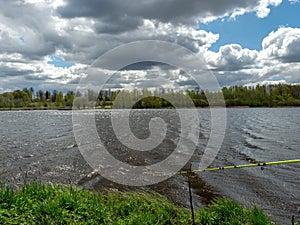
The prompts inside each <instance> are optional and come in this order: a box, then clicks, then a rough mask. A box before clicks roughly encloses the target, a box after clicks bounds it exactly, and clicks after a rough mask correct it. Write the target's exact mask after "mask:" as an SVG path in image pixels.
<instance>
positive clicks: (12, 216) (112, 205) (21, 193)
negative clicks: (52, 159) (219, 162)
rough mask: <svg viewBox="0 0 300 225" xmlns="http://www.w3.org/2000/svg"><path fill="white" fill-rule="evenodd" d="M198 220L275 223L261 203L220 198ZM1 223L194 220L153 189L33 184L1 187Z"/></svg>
mask: <svg viewBox="0 0 300 225" xmlns="http://www.w3.org/2000/svg"><path fill="white" fill-rule="evenodd" d="M195 220H196V224H207V225H223V224H224V225H225V224H237V225H238V224H241V225H242V224H249V225H251V224H253V225H264V224H266V225H268V224H271V222H270V221H269V219H268V217H267V216H266V215H265V214H263V212H262V210H260V209H258V208H257V207H255V206H254V207H253V208H252V209H245V208H243V207H242V206H241V205H239V204H237V203H235V202H234V201H232V200H226V199H217V200H216V201H215V202H214V203H213V204H212V205H211V206H209V207H206V208H201V209H198V210H197V211H196V212H195ZM0 224H149V225H150V224H192V221H191V215H190V211H189V210H188V209H185V208H182V207H180V206H176V205H174V204H172V203H171V202H170V201H169V200H167V199H166V198H165V197H163V196H161V195H158V194H154V193H138V192H126V193H121V192H111V191H110V192H109V191H107V192H105V193H101V194H96V193H93V192H90V191H87V190H82V189H79V188H78V187H74V186H67V187H66V186H60V185H58V184H52V183H49V184H47V185H46V184H41V183H33V184H28V185H26V186H22V187H19V188H18V190H13V189H12V188H9V187H1V188H0Z"/></svg>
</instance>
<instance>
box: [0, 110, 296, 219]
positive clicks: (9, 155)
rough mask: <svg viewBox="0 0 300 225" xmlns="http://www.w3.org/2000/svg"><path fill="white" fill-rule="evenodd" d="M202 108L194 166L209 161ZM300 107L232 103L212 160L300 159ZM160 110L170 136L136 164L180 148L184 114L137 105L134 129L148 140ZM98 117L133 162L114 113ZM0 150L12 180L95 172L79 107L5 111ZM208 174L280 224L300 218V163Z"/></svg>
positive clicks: (2, 170) (218, 187) (0, 118)
mask: <svg viewBox="0 0 300 225" xmlns="http://www.w3.org/2000/svg"><path fill="white" fill-rule="evenodd" d="M198 112H199V118H200V121H201V127H199V129H200V132H201V134H200V140H199V148H198V149H197V154H196V155H195V157H194V158H193V161H194V162H193V165H194V167H195V166H196V165H197V162H199V160H200V159H201V153H202V152H203V150H204V148H205V145H206V143H207V138H208V137H209V132H210V130H209V127H210V122H209V121H210V111H209V109H199V111H198ZM299 113H300V108H283V109H264V108H262V109H260V108H259V109H228V110H227V131H226V136H225V139H224V143H223V146H222V148H221V150H220V151H219V154H218V156H217V158H216V159H215V160H214V162H213V164H212V166H225V165H233V164H245V163H249V162H258V161H277V160H284V159H295V158H300V149H299V145H300V136H299V134H300V114H299ZM157 115H159V116H161V117H162V118H164V117H165V120H167V123H168V124H169V126H168V133H167V139H166V140H165V141H164V142H163V144H162V145H161V146H159V147H158V149H156V150H155V151H154V152H153V154H152V155H150V156H149V155H148V156H147V154H146V155H145V154H141V155H138V156H136V157H135V156H134V155H133V156H132V158H137V162H131V163H133V164H135V163H136V164H139V162H140V160H142V158H143V156H144V157H146V158H147V159H145V162H144V163H155V162H157V161H159V160H160V159H161V158H165V157H167V156H168V155H169V154H170V153H171V152H172V149H173V148H174V146H176V144H177V142H178V137H179V136H178V130H177V129H176V123H177V122H178V121H177V120H178V118H177V116H176V113H175V112H174V111H172V110H151V111H148V110H137V111H134V112H133V113H132V116H131V118H132V124H131V129H132V130H133V132H134V133H135V135H136V136H137V137H139V138H146V137H147V136H148V135H149V131H148V127H149V118H151V117H152V116H157ZM96 118H97V119H96V121H97V122H96V123H97V128H98V133H99V135H100V138H101V140H102V141H103V142H104V143H105V144H106V145H107V146H112V148H115V149H116V148H118V149H120V153H117V154H115V155H114V156H115V157H116V158H118V159H119V160H123V161H124V162H126V161H127V159H126V158H124V157H125V155H124V157H123V155H122V154H125V153H126V149H124V148H121V147H120V148H119V147H118V144H117V143H116V141H115V139H114V135H113V134H112V129H111V127H110V126H111V125H110V122H109V121H108V120H109V111H98V112H97V117H96ZM176 121H177V122H176ZM160 151H161V152H162V154H161V153H160ZM0 155H1V158H0V174H1V177H2V180H3V182H6V183H22V182H24V181H25V182H27V180H31V179H34V178H38V179H41V180H53V181H57V182H62V183H69V182H73V183H76V182H78V181H79V180H80V179H81V178H82V177H84V176H85V175H86V174H88V173H90V172H91V171H92V169H91V168H90V167H89V166H88V165H87V164H86V163H85V161H84V159H83V158H82V156H81V154H80V152H79V150H78V148H77V146H76V142H75V138H74V135H73V126H72V112H71V111H1V112H0ZM151 156H153V157H151ZM139 158H141V159H139ZM150 158H151V159H152V161H151V160H150V161H149V160H148V159H150ZM147 160H148V161H147ZM128 163H130V160H129V161H128ZM24 171H26V173H25V172H24ZM200 176H201V177H202V178H203V179H204V180H205V181H206V182H207V183H208V184H211V185H212V186H213V187H214V189H215V191H217V192H218V193H220V194H222V195H224V196H227V197H231V198H233V199H235V200H237V201H239V202H241V203H243V204H245V205H248V206H251V204H253V203H255V204H257V205H259V206H260V207H262V208H263V209H264V210H265V211H266V212H267V213H268V214H270V215H271V216H272V219H273V220H274V221H275V222H278V223H279V224H290V217H291V216H292V215H296V218H298V220H300V214H298V212H297V211H299V210H300V208H299V207H300V191H299V189H300V165H299V164H290V165H278V166H269V167H267V168H265V169H264V170H261V168H258V167H256V168H245V169H240V170H227V171H216V172H207V173H202V174H201V175H200Z"/></svg>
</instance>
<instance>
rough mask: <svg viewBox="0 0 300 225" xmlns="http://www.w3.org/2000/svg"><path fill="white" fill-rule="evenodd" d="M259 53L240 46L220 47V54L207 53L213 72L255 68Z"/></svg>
mask: <svg viewBox="0 0 300 225" xmlns="http://www.w3.org/2000/svg"><path fill="white" fill-rule="evenodd" d="M257 57H258V52H257V51H255V50H249V49H245V48H242V46H240V45H238V44H230V45H225V46H222V47H220V50H219V52H218V53H214V52H209V51H208V52H207V53H206V58H207V62H208V64H209V65H210V67H211V68H212V69H213V70H225V71H236V70H241V69H245V68H249V67H250V68H251V67H254V66H255V63H256V59H257Z"/></svg>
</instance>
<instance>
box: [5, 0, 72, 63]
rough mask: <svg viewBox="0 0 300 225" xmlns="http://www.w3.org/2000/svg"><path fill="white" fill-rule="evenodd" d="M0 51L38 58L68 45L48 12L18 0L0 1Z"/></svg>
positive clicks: (68, 46)
mask: <svg viewBox="0 0 300 225" xmlns="http://www.w3.org/2000/svg"><path fill="white" fill-rule="evenodd" d="M0 4H1V8H0V21H1V23H2V24H3V25H2V24H0V25H2V29H1V26H0V40H1V41H0V53H8V54H10V53H20V54H22V55H23V57H24V58H28V59H40V58H41V57H43V56H47V55H51V54H53V53H55V51H56V49H68V48H70V47H71V44H70V42H69V41H68V40H66V38H65V37H63V36H61V35H59V34H57V32H56V31H55V24H54V23H53V19H52V14H51V11H46V10H45V8H39V7H36V6H35V5H31V4H25V3H22V2H21V1H3V0H0Z"/></svg>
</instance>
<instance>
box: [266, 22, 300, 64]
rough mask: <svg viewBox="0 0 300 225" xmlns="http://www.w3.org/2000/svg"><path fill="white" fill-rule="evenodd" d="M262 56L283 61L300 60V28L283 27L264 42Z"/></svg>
mask: <svg viewBox="0 0 300 225" xmlns="http://www.w3.org/2000/svg"><path fill="white" fill-rule="evenodd" d="M262 47H263V52H262V57H264V58H266V59H269V58H271V59H272V60H278V61H282V62H300V28H290V27H281V28H279V29H278V30H277V31H273V32H271V33H270V34H269V35H268V36H267V37H266V38H265V39H264V40H263V42H262Z"/></svg>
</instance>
